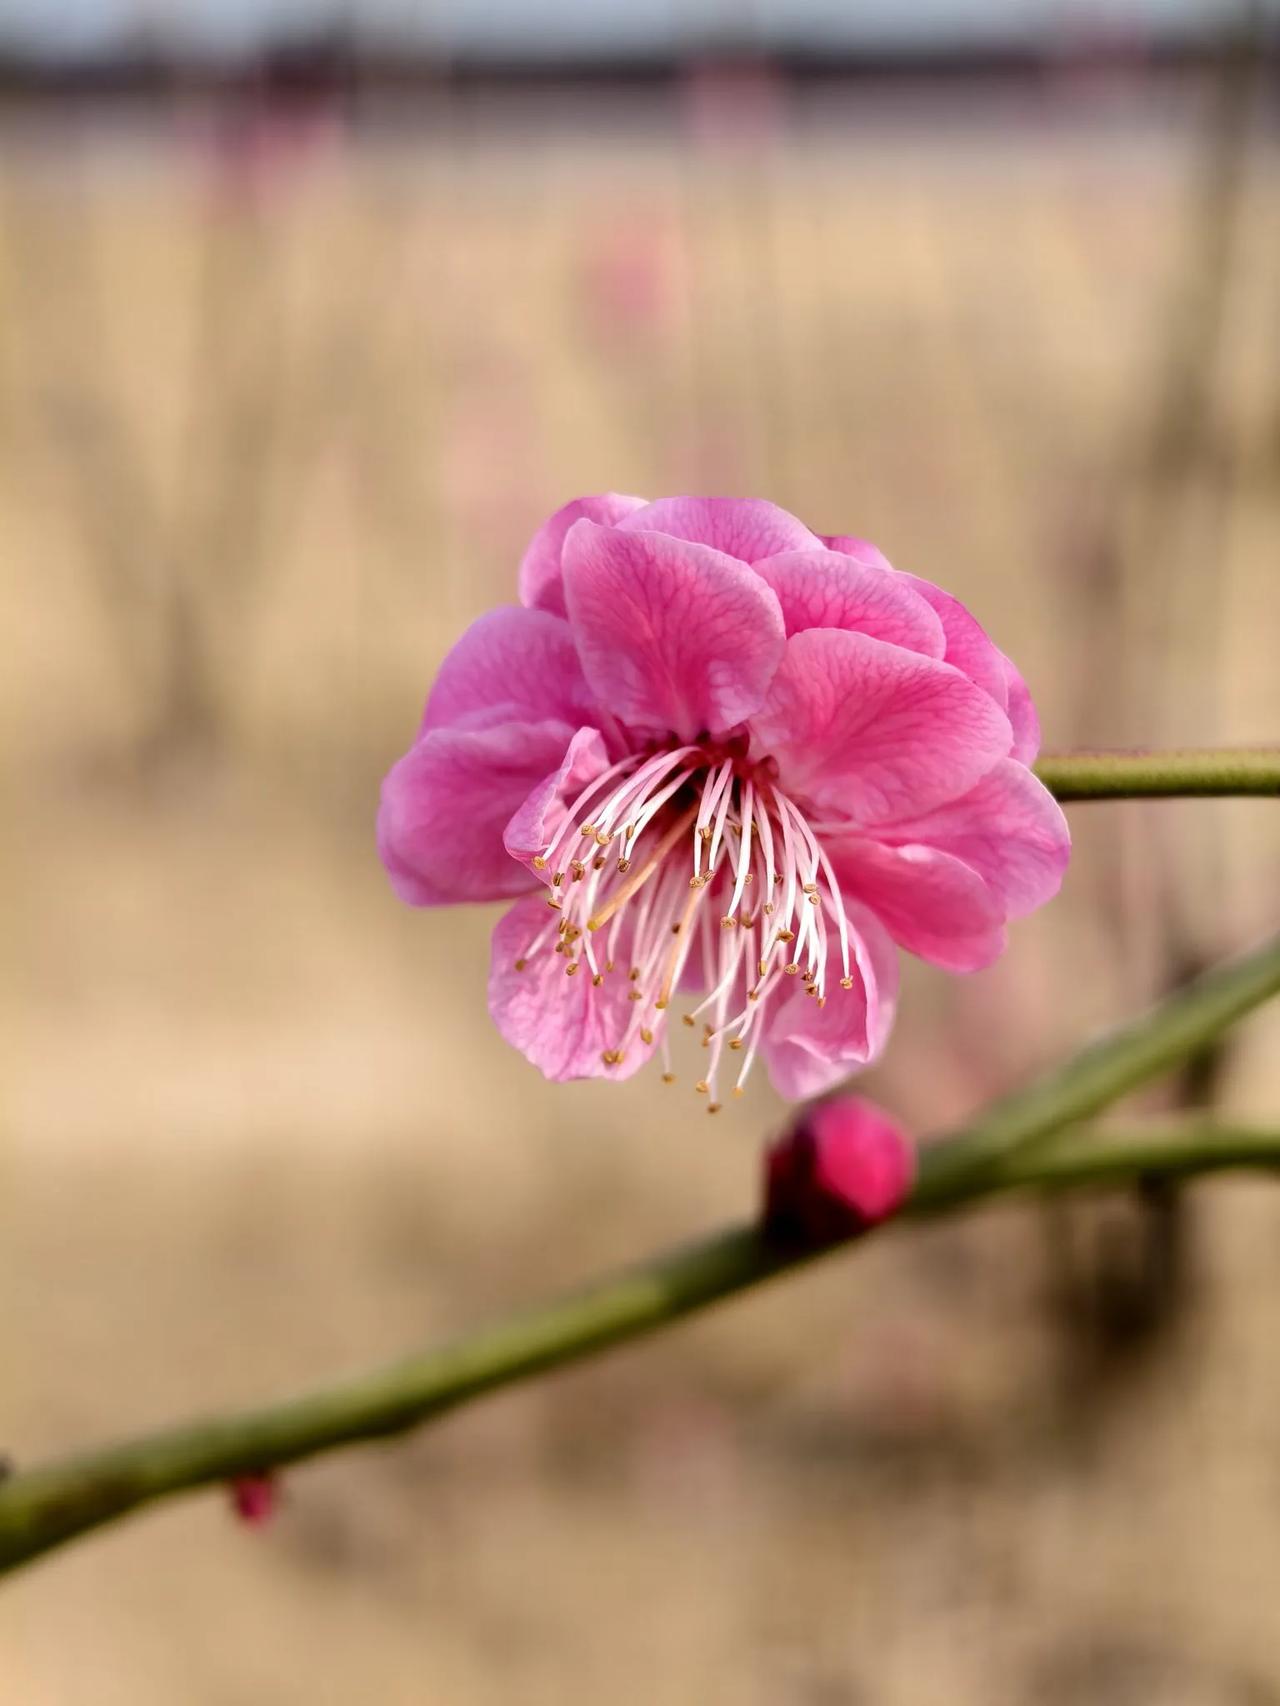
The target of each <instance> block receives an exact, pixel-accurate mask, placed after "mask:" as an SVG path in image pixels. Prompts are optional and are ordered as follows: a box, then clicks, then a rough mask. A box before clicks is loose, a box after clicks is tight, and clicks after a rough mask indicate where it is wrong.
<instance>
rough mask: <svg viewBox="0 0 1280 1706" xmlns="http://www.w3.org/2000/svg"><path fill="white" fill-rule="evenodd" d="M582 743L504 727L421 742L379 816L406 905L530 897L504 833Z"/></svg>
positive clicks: (535, 727)
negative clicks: (567, 753)
mask: <svg viewBox="0 0 1280 1706" xmlns="http://www.w3.org/2000/svg"><path fill="white" fill-rule="evenodd" d="M573 737H574V730H573V728H572V727H570V726H569V725H568V724H566V723H558V722H543V723H501V724H499V725H498V726H497V727H495V728H483V729H452V728H450V729H433V730H432V731H431V732H430V733H429V734H426V735H424V736H423V737H422V738H421V739H420V740H419V741H417V742H416V743H415V745H414V746H412V747H411V748H410V749H409V751H408V752H407V753H405V755H404V757H403V758H401V759H400V760H398V762H397V763H395V764H393V765H392V767H391V769H390V770H389V771H388V772H387V776H386V778H385V780H384V781H383V784H382V801H381V805H380V807H379V810H378V851H379V853H380V854H381V856H382V862H383V864H384V865H385V866H386V869H387V875H388V876H389V877H390V878H391V884H392V887H393V888H394V889H395V891H396V893H397V894H398V895H399V896H400V898H401V899H402V900H407V901H408V902H409V903H410V905H412V906H443V905H447V904H448V903H450V902H452V901H462V900H504V899H508V898H510V897H511V896H512V895H517V894H522V893H524V892H525V891H527V890H528V888H529V886H530V876H529V873H528V871H526V870H525V868H524V866H523V865H520V864H518V863H517V862H516V860H515V859H513V858H512V857H511V855H510V854H509V853H508V852H507V850H506V847H505V846H504V845H503V831H504V830H505V829H506V827H507V825H508V823H509V822H510V821H511V818H512V815H513V814H514V813H515V811H516V810H517V809H518V807H520V806H521V805H522V804H523V803H524V801H525V800H526V799H527V798H528V796H529V794H530V793H531V791H532V790H533V789H534V788H535V787H536V786H537V785H538V783H539V782H541V781H542V780H543V778H544V777H546V776H547V775H548V773H549V772H553V771H555V770H556V769H557V768H558V766H559V765H560V764H561V762H562V760H563V759H564V756H565V750H566V748H567V747H568V746H569V743H570V742H571V740H572V739H573Z"/></svg>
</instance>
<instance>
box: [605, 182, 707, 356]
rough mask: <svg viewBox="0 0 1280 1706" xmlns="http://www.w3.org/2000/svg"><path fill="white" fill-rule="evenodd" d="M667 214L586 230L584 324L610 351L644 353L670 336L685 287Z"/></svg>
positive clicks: (651, 212) (650, 211)
mask: <svg viewBox="0 0 1280 1706" xmlns="http://www.w3.org/2000/svg"><path fill="white" fill-rule="evenodd" d="M684 266H685V257H684V254H683V251H682V246H681V241H680V230H679V227H678V225H677V222H676V220H675V218H674V216H673V214H672V212H671V210H670V209H667V208H664V207H662V206H659V205H655V206H650V207H642V208H638V209H631V210H629V211H628V212H627V213H625V214H622V215H617V216H615V217H613V218H611V219H609V220H608V221H607V222H606V223H604V224H602V225H597V224H592V225H591V226H589V227H588V230H587V233H586V236H585V239H584V244H583V251H582V261H581V274H580V281H579V282H580V288H581V292H582V301H583V307H584V310H585V314H586V324H587V327H588V328H589V330H590V331H591V333H592V335H593V336H594V337H595V339H596V341H597V342H598V343H599V344H601V345H602V346H603V347H604V348H606V349H608V350H610V351H617V352H619V353H622V354H626V353H629V352H634V351H635V350H636V346H637V344H639V346H640V347H641V348H642V349H644V350H648V349H649V348H651V347H652V346H653V345H655V344H660V343H662V341H663V340H664V339H667V338H670V337H671V336H673V335H674V332H675V330H676V323H677V321H678V318H679V315H680V312H681V308H682V305H683V303H684V302H685V301H686V300H687V297H688V282H687V280H685V279H684V277H683V272H684Z"/></svg>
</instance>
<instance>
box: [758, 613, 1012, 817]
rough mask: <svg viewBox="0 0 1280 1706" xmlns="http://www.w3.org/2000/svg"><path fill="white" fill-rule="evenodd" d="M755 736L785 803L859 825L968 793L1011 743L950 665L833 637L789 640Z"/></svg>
mask: <svg viewBox="0 0 1280 1706" xmlns="http://www.w3.org/2000/svg"><path fill="white" fill-rule="evenodd" d="M751 731H752V741H753V748H754V749H755V750H757V751H759V752H760V753H762V754H764V753H767V754H770V755H771V756H772V757H773V758H774V759H775V760H776V761H777V764H778V766H779V772H780V781H781V785H782V787H783V788H784V789H785V790H786V791H787V792H788V793H790V794H792V795H793V796H795V797H798V798H800V799H801V800H803V801H804V802H806V803H808V804H817V805H819V806H822V807H825V808H826V809H828V810H830V811H832V812H837V813H839V815H840V816H841V817H842V818H848V819H851V820H852V821H853V822H855V823H859V824H868V823H877V822H883V821H886V820H893V819H896V818H900V817H903V816H905V815H906V814H907V813H909V812H921V811H928V810H930V809H931V808H932V807H933V806H937V805H941V804H942V803H943V802H944V801H945V800H948V799H953V798H954V797H955V796H956V795H957V794H963V793H965V792H966V791H967V790H968V789H969V788H971V787H973V786H974V784H975V783H976V782H977V781H978V780H979V778H980V777H982V776H983V775H984V774H985V773H986V772H987V771H988V770H989V769H990V768H991V766H992V765H993V764H994V763H995V762H996V760H997V759H999V758H1001V757H1003V756H1004V754H1005V753H1006V752H1008V750H1009V746H1010V742H1011V739H1012V736H1011V734H1010V730H1009V719H1008V718H1007V717H1006V716H1005V714H1004V712H1003V711H1001V710H1000V708H999V707H998V706H997V705H996V704H995V703H994V702H993V701H992V699H991V698H990V697H989V696H988V695H987V694H985V693H983V692H982V691H981V690H980V689H978V688H976V687H975V686H974V685H973V683H972V682H971V681H968V680H967V679H966V678H965V677H964V676H963V675H961V674H960V672H959V671H958V670H955V669H952V668H951V666H950V665H949V664H945V663H941V662H939V661H938V660H937V659H936V658H927V657H921V656H920V655H919V654H918V653H916V652H907V651H903V650H902V649H901V647H898V646H890V645H886V644H885V643H884V641H883V640H873V639H870V638H868V636H867V635H865V634H849V633H843V632H840V631H838V630H836V629H833V628H810V629H807V630H806V631H805V632H804V633H802V634H795V635H793V636H792V638H791V639H789V640H788V641H787V649H786V656H785V658H784V659H783V661H782V664H781V666H780V667H779V669H778V671H777V674H776V675H775V676H774V678H773V681H772V684H771V685H770V688H769V692H768V697H767V698H766V700H765V703H764V705H763V706H762V708H761V709H760V711H758V712H757V713H756V715H755V716H754V717H752V719H751Z"/></svg>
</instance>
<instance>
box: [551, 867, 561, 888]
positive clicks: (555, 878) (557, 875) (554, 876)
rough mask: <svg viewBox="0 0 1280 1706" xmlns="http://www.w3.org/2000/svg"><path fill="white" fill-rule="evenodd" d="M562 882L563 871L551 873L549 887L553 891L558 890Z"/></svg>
mask: <svg viewBox="0 0 1280 1706" xmlns="http://www.w3.org/2000/svg"><path fill="white" fill-rule="evenodd" d="M563 881H564V872H563V871H552V873H551V886H552V888H553V889H558V888H559V887H560V884H561V883H562V882H563Z"/></svg>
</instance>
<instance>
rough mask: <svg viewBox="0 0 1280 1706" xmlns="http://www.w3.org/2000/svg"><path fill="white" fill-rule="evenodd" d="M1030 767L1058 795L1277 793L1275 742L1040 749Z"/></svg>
mask: <svg viewBox="0 0 1280 1706" xmlns="http://www.w3.org/2000/svg"><path fill="white" fill-rule="evenodd" d="M1035 772H1036V775H1037V776H1038V777H1039V778H1040V780H1041V781H1042V782H1043V783H1044V785H1045V787H1046V788H1048V790H1049V792H1050V793H1051V794H1055V795H1056V796H1057V798H1058V799H1060V800H1142V799H1148V800H1149V799H1173V798H1176V797H1178V796H1199V797H1201V798H1203V797H1204V796H1206V795H1210V794H1217V795H1228V794H1264V795H1276V796H1278V797H1280V746H1222V747H1206V748H1200V749H1187V750H1183V751H1172V752H1053V753H1045V755H1044V756H1043V758H1041V759H1040V760H1039V762H1038V763H1037V764H1036V766H1035Z"/></svg>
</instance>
